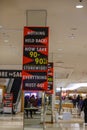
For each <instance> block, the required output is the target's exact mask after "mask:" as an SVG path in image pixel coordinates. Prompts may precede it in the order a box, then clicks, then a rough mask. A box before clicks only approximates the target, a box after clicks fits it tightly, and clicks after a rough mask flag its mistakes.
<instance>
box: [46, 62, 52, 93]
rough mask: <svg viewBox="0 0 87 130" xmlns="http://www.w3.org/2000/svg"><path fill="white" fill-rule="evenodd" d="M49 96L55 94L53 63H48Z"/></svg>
mask: <svg viewBox="0 0 87 130" xmlns="http://www.w3.org/2000/svg"><path fill="white" fill-rule="evenodd" d="M47 93H48V94H53V63H52V62H49V63H48V89H47Z"/></svg>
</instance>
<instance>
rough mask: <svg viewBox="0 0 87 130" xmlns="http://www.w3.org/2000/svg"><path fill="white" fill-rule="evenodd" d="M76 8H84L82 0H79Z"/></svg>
mask: <svg viewBox="0 0 87 130" xmlns="http://www.w3.org/2000/svg"><path fill="white" fill-rule="evenodd" d="M76 8H78V9H81V8H83V5H82V0H79V2H78V4H77V5H76Z"/></svg>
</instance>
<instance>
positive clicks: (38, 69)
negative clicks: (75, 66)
mask: <svg viewBox="0 0 87 130" xmlns="http://www.w3.org/2000/svg"><path fill="white" fill-rule="evenodd" d="M48 35H49V29H48V27H24V46H23V73H22V75H23V76H22V77H23V90H43V91H44V90H47V83H48V82H47V69H48V67H47V65H48V42H49V39H48ZM31 75H32V78H31ZM24 77H26V79H24ZM33 77H34V79H33ZM36 77H38V78H36ZM41 77H43V78H42V79H41Z"/></svg>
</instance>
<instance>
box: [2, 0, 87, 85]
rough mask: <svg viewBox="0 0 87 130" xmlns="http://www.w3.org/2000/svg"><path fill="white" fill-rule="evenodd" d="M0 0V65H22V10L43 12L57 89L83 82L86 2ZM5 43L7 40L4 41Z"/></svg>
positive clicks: (86, 72) (86, 51)
mask: <svg viewBox="0 0 87 130" xmlns="http://www.w3.org/2000/svg"><path fill="white" fill-rule="evenodd" d="M78 2H79V0H36V1H35V0H0V66H3V65H4V66H5V65H6V66H8V65H11V66H14V65H18V66H21V65H22V48H23V27H24V26H26V10H42V9H44V10H47V26H49V29H50V35H49V39H50V42H49V61H53V62H54V71H55V81H57V83H58V84H57V86H58V87H60V86H63V87H66V86H67V85H68V84H69V83H73V82H87V26H86V24H87V1H86V0H83V1H82V2H81V3H82V4H83V5H84V8H82V9H76V8H75V6H76V4H77V3H78ZM6 40H8V41H6Z"/></svg>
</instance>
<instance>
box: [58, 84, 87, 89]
mask: <svg viewBox="0 0 87 130" xmlns="http://www.w3.org/2000/svg"><path fill="white" fill-rule="evenodd" d="M80 87H87V83H72V84H69V85H68V86H67V87H66V88H62V90H63V91H67V90H76V89H78V88H80ZM56 90H57V91H60V88H56Z"/></svg>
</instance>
